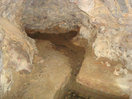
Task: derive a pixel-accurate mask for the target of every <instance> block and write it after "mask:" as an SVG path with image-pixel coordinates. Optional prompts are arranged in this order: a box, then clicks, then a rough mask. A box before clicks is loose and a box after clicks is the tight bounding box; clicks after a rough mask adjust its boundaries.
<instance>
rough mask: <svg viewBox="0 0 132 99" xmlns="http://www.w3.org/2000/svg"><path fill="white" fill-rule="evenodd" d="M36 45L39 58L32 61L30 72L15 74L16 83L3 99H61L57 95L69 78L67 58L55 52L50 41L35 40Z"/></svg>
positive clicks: (69, 70) (69, 68)
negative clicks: (32, 65)
mask: <svg viewBox="0 0 132 99" xmlns="http://www.w3.org/2000/svg"><path fill="white" fill-rule="evenodd" d="M36 43H37V48H38V51H39V56H36V57H35V59H34V67H33V70H32V72H31V73H29V74H28V75H27V74H26V75H25V74H24V73H23V74H19V73H17V75H16V74H15V75H14V79H17V82H14V84H13V85H12V89H11V91H10V92H8V94H7V96H6V97H4V98H3V99H61V98H58V96H59V95H58V93H60V91H62V90H63V87H64V86H65V85H66V84H67V82H68V80H69V78H70V76H71V67H70V63H69V58H68V57H67V56H65V55H64V54H63V53H61V52H59V51H57V50H55V49H54V48H53V46H54V45H53V44H52V43H51V42H50V41H46V40H37V41H36ZM9 93H10V94H9ZM61 93H62V92H61Z"/></svg>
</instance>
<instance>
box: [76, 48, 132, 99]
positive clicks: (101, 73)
mask: <svg viewBox="0 0 132 99" xmlns="http://www.w3.org/2000/svg"><path fill="white" fill-rule="evenodd" d="M102 62H104V63H102ZM105 62H109V63H110V64H111V66H112V67H107V64H105ZM116 64H117V63H116V62H112V61H109V60H108V59H100V60H96V57H95V56H94V52H92V51H91V49H87V52H86V55H85V59H84V61H83V63H82V67H81V69H80V72H79V74H78V76H77V82H78V83H80V84H81V85H83V86H85V87H87V89H91V90H95V92H97V93H100V94H102V95H104V96H105V97H106V98H105V99H128V95H129V87H130V86H129V84H130V83H128V82H130V81H128V79H129V80H131V79H132V78H131V77H130V76H129V77H127V80H126V78H125V76H115V75H113V72H114V68H115V67H114V66H116ZM129 75H132V74H129ZM97 99H98V98H97Z"/></svg>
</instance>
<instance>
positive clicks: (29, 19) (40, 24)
mask: <svg viewBox="0 0 132 99" xmlns="http://www.w3.org/2000/svg"><path fill="white" fill-rule="evenodd" d="M88 20H89V18H88V16H87V14H85V13H83V12H82V11H81V10H80V9H79V8H78V7H77V6H76V5H75V4H74V3H70V2H69V1H68V0H26V2H25V9H24V11H23V15H22V22H23V25H24V27H25V29H26V30H27V32H29V33H32V32H36V31H38V32H41V33H66V32H69V31H71V30H74V31H78V26H79V25H80V24H83V25H86V24H87V25H88V24H89V22H88Z"/></svg>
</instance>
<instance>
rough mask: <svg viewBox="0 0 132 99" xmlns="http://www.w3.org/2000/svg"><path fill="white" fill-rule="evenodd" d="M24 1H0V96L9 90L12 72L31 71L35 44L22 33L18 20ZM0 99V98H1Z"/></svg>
mask: <svg viewBox="0 0 132 99" xmlns="http://www.w3.org/2000/svg"><path fill="white" fill-rule="evenodd" d="M23 2H24V0H1V1H0V52H1V59H0V60H1V61H0V62H1V63H0V64H1V65H0V66H1V67H0V70H1V71H0V73H1V74H0V76H1V77H0V96H1V97H2V95H3V94H4V93H5V92H6V91H7V90H10V87H11V85H12V83H13V77H12V72H13V70H14V71H21V70H27V71H31V65H32V59H33V55H34V53H35V51H36V50H35V44H34V43H35V42H34V41H33V40H32V39H30V38H28V37H27V36H26V33H25V32H24V31H22V29H21V24H20V19H21V13H20V12H21V8H22V6H21V5H22V3H23ZM1 97H0V98H1Z"/></svg>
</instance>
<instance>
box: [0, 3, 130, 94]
mask: <svg viewBox="0 0 132 99" xmlns="http://www.w3.org/2000/svg"><path fill="white" fill-rule="evenodd" d="M131 10H132V1H131V0H126V1H125V0H116V1H115V0H69V1H68V0H1V1H0V57H1V58H0V70H1V82H0V83H1V94H2V93H5V92H6V91H7V90H9V89H10V86H11V84H12V81H13V79H12V71H13V70H15V71H21V70H26V71H29V72H30V71H31V67H32V66H31V65H32V60H33V55H34V53H36V52H37V51H36V47H35V42H34V40H32V39H31V38H29V37H27V34H26V33H25V31H24V29H26V31H27V32H28V33H35V32H41V33H44V32H46V33H66V32H69V31H71V30H75V31H79V30H80V34H79V35H80V36H82V37H84V38H86V39H87V40H88V42H89V44H92V47H93V50H94V52H95V55H96V56H97V57H98V58H100V57H107V58H109V59H111V60H119V61H121V62H122V63H123V64H124V66H125V67H126V68H127V69H129V70H132V63H131V60H132V48H131V47H132V44H131V41H132V38H131V37H132V33H131V32H132V30H131V28H130V27H131V25H132V20H131V17H132V16H131V12H132V11H131ZM21 61H23V62H21ZM7 78H8V79H9V80H10V82H8V79H7Z"/></svg>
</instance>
